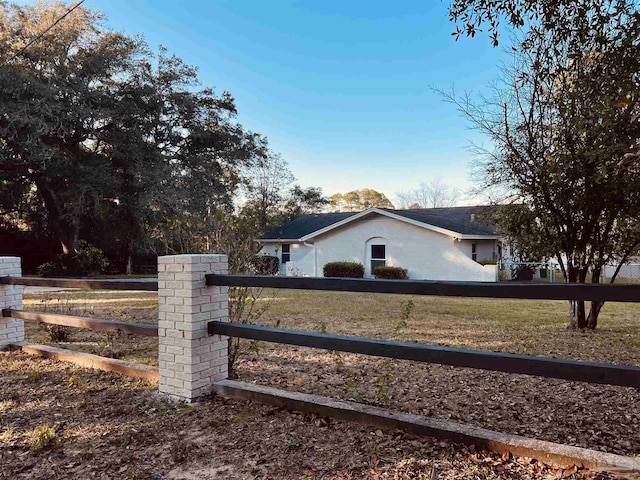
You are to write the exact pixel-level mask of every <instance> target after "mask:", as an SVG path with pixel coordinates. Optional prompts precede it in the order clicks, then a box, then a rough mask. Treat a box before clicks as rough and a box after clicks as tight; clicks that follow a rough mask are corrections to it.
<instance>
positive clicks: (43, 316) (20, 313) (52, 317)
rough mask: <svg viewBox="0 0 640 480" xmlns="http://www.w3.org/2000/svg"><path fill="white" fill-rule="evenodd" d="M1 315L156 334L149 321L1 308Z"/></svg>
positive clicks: (72, 325) (142, 333) (105, 329)
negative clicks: (118, 320)
mask: <svg viewBox="0 0 640 480" xmlns="http://www.w3.org/2000/svg"><path fill="white" fill-rule="evenodd" d="M2 316H3V317H11V318H18V319H21V320H27V321H35V322H41V323H48V324H51V325H64V326H66V327H76V328H87V329H89V330H98V331H111V332H123V333H130V334H133V335H144V336H147V337H157V336H158V326H157V325H153V324H151V323H128V322H117V321H115V320H103V319H98V318H87V317H76V316H73V315H58V314H52V313H40V312H27V311H24V310H11V309H7V308H5V309H3V310H2Z"/></svg>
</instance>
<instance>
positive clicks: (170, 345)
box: [158, 255, 229, 403]
mask: <svg viewBox="0 0 640 480" xmlns="http://www.w3.org/2000/svg"><path fill="white" fill-rule="evenodd" d="M206 273H219V274H222V273H227V256H226V255H171V256H166V257H159V258H158V337H159V347H158V355H159V358H158V360H159V370H160V386H159V389H160V392H161V393H163V394H166V395H168V396H170V397H171V398H173V399H175V400H183V401H185V402H188V403H190V402H192V401H194V400H197V399H198V398H200V397H203V396H206V395H208V394H210V393H211V391H212V385H213V383H214V382H216V381H218V380H224V379H226V378H227V362H228V358H227V357H228V341H227V337H223V336H221V335H211V336H209V334H208V333H207V323H208V322H209V321H210V320H217V321H221V322H228V321H229V316H228V315H229V314H228V307H229V303H228V300H229V296H228V290H229V289H228V287H207V286H206V285H205V281H204V276H205V274H206Z"/></svg>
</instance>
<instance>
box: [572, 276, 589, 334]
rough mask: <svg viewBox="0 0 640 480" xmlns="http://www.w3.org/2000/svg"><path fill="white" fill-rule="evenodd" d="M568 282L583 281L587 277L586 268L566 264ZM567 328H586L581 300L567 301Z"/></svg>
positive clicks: (584, 312)
mask: <svg viewBox="0 0 640 480" xmlns="http://www.w3.org/2000/svg"><path fill="white" fill-rule="evenodd" d="M567 270H568V274H569V278H568V283H584V281H585V280H586V278H587V275H586V272H587V269H586V268H576V267H574V266H573V265H569V266H568V269H567ZM568 328H569V329H571V330H584V329H585V328H587V316H586V311H585V306H584V301H583V300H571V301H570V302H569V327H568Z"/></svg>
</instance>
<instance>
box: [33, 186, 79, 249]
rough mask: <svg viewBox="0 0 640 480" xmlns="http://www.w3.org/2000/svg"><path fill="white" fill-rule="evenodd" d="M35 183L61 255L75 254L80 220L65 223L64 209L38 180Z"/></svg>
mask: <svg viewBox="0 0 640 480" xmlns="http://www.w3.org/2000/svg"><path fill="white" fill-rule="evenodd" d="M35 183H36V187H37V189H38V191H39V192H40V195H41V196H42V200H43V202H44V206H45V209H46V210H47V220H48V222H49V224H50V226H51V229H52V230H53V232H54V233H55V234H56V237H58V241H59V242H60V244H61V245H62V253H64V254H65V255H68V254H70V253H74V252H76V251H77V248H78V240H79V239H80V219H79V218H74V219H73V220H72V221H66V220H65V219H64V218H63V217H64V216H63V209H64V207H63V206H62V205H60V202H59V201H58V199H57V198H56V195H55V193H54V192H53V190H51V189H49V188H48V187H47V185H46V184H45V182H44V181H41V180H39V179H36V180H35Z"/></svg>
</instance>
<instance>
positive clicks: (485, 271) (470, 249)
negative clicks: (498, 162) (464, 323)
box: [259, 207, 502, 281]
mask: <svg viewBox="0 0 640 480" xmlns="http://www.w3.org/2000/svg"><path fill="white" fill-rule="evenodd" d="M486 208H489V207H451V208H428V209H410V210H391V209H386V208H376V207H373V208H369V209H367V210H364V211H362V212H340V213H319V214H309V215H302V216H300V217H298V218H295V219H294V220H292V221H290V222H288V223H285V224H284V225H281V226H279V227H277V228H274V229H273V230H271V231H269V232H267V233H265V234H264V235H263V236H262V237H260V239H259V242H261V243H262V249H261V251H260V253H262V254H266V255H273V256H277V257H278V258H279V259H280V262H281V269H280V271H281V273H283V274H288V275H305V276H313V277H321V276H322V267H323V266H324V264H325V263H328V262H336V261H350V262H360V263H362V264H363V265H364V266H365V277H371V276H372V275H371V273H372V271H373V269H374V268H375V267H377V266H380V265H387V266H397V267H402V268H406V269H407V270H408V271H409V278H412V279H416V280H417V279H428V280H461V281H495V280H496V276H497V269H496V266H495V265H486V266H484V265H482V264H481V263H479V262H483V261H497V260H499V259H500V257H501V255H502V236H501V235H500V234H499V233H498V232H497V231H496V230H495V228H494V227H493V226H491V225H487V224H486V223H483V222H482V221H481V220H479V218H480V217H481V214H482V212H483V210H484V209H486Z"/></svg>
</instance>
